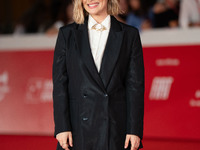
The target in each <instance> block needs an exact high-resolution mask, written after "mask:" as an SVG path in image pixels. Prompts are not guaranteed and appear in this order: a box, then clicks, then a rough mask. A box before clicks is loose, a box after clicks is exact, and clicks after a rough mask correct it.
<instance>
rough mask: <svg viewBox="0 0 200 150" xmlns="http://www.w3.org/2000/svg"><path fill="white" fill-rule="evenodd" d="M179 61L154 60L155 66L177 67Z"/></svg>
mask: <svg viewBox="0 0 200 150" xmlns="http://www.w3.org/2000/svg"><path fill="white" fill-rule="evenodd" d="M179 65H180V60H179V59H176V58H165V59H156V66H159V67H162V66H179Z"/></svg>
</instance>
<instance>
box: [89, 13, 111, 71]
mask: <svg viewBox="0 0 200 150" xmlns="http://www.w3.org/2000/svg"><path fill="white" fill-rule="evenodd" d="M96 23H97V22H96V21H95V20H94V18H92V16H91V15H89V17H88V34H89V41H90V47H91V51H92V55H93V59H94V62H95V65H96V67H97V70H98V72H99V71H100V66H101V61H102V57H103V53H104V50H105V46H106V41H107V38H108V33H109V30H110V24H111V19H110V15H108V16H107V17H106V18H105V19H104V20H103V21H102V22H101V24H102V25H103V26H105V27H106V30H104V31H97V30H94V29H91V28H92V26H93V25H95V24H96ZM98 26H101V25H100V24H98V25H97V27H98Z"/></svg>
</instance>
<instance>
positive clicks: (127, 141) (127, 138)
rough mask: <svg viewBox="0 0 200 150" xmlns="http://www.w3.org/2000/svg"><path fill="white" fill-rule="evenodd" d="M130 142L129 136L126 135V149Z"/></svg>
mask: <svg viewBox="0 0 200 150" xmlns="http://www.w3.org/2000/svg"><path fill="white" fill-rule="evenodd" d="M128 143H129V136H126V140H125V144H124V148H125V149H126V148H127V147H128Z"/></svg>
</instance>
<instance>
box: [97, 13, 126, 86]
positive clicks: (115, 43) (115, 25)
mask: <svg viewBox="0 0 200 150" xmlns="http://www.w3.org/2000/svg"><path fill="white" fill-rule="evenodd" d="M123 35H124V31H123V30H122V29H121V26H120V24H119V22H118V21H117V20H116V19H115V18H114V17H113V16H111V28H110V33H109V35H108V40H107V43H106V47H105V50H104V55H103V58H102V63H101V67H100V76H101V79H102V81H103V83H104V86H105V88H107V86H108V83H109V81H110V79H111V77H112V73H113V70H114V67H115V64H116V62H117V59H118V57H119V53H120V49H121V44H122V40H123Z"/></svg>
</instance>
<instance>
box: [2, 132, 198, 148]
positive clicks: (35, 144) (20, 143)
mask: <svg viewBox="0 0 200 150" xmlns="http://www.w3.org/2000/svg"><path fill="white" fill-rule="evenodd" d="M143 143H144V148H143V150H200V141H185V140H161V139H157V140H156V139H144V141H143ZM56 144H57V142H56V139H55V138H53V137H50V136H24V135H0V150H56Z"/></svg>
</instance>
